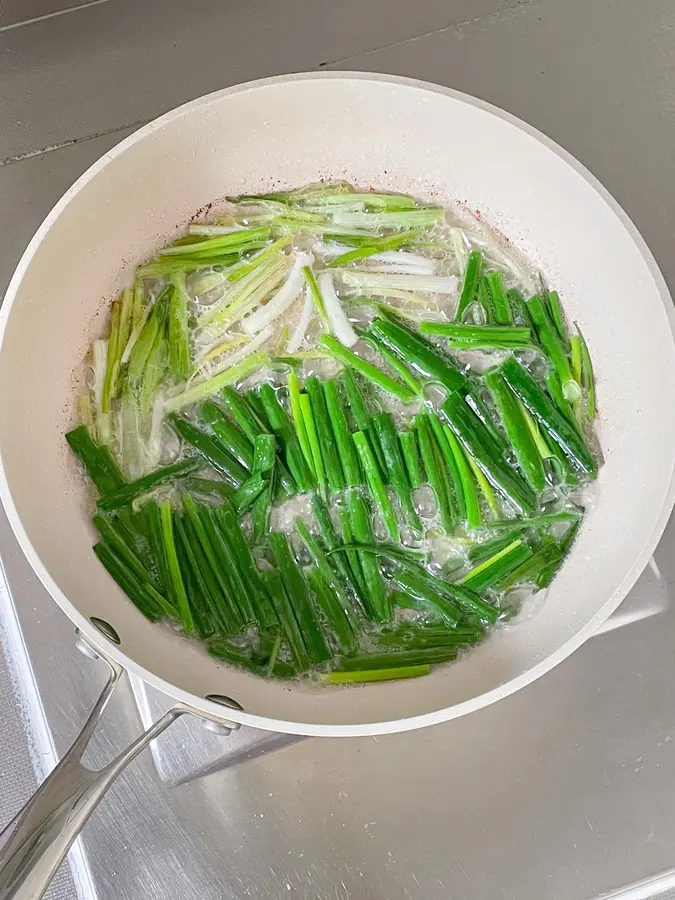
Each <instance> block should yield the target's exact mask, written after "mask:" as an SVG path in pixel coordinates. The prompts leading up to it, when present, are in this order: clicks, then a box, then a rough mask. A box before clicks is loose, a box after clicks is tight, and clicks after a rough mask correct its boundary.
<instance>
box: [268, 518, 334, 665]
mask: <svg viewBox="0 0 675 900" xmlns="http://www.w3.org/2000/svg"><path fill="white" fill-rule="evenodd" d="M269 543H270V549H271V550H272V553H273V554H274V558H275V560H276V564H277V566H278V568H279V574H280V575H281V579H282V581H283V584H284V588H285V589H286V592H287V594H288V596H289V597H290V598H292V603H293V610H294V612H295V615H296V617H297V623H298V625H299V627H300V629H301V633H302V635H303V637H304V640H305V644H306V647H307V651H308V653H309V657H310V660H311V662H313V663H322V662H326V661H327V660H329V659H330V657H331V654H330V651H329V650H328V648H327V647H326V643H325V641H324V639H323V635H322V634H321V630H320V628H319V626H318V624H317V621H316V618H315V616H314V612H313V610H312V605H311V601H310V598H309V592H308V590H307V585H306V584H305V580H304V578H303V577H302V574H301V572H300V569H299V568H298V566H297V563H296V562H295V559H294V558H293V553H292V552H291V546H290V543H289V540H288V536H287V535H286V534H284V533H283V532H280V531H273V532H271V534H270V536H269ZM278 612H279V610H277V614H278ZM280 620H281V617H280ZM281 624H282V627H283V625H284V622H283V620H281Z"/></svg>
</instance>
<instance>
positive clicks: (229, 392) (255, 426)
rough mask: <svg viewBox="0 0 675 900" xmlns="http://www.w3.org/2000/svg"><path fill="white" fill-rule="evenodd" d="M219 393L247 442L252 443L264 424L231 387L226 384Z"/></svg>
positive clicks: (260, 432) (262, 430) (262, 429)
mask: <svg viewBox="0 0 675 900" xmlns="http://www.w3.org/2000/svg"><path fill="white" fill-rule="evenodd" d="M220 393H221V397H222V398H223V400H224V401H225V405H226V406H227V408H228V410H229V411H230V414H231V416H232V418H233V419H234V421H235V422H236V423H237V425H238V426H239V428H240V429H241V430H242V431H243V432H244V434H245V435H246V437H247V438H248V440H249V443H250V444H251V445H253V444H254V443H255V439H256V437H257V436H258V435H259V434H262V433H263V432H264V431H265V430H266V429H265V426H264V425H263V424H262V422H261V421H260V419H259V418H258V416H257V415H256V414H255V412H254V411H253V410H252V409H251V407H250V406H249V404H248V403H247V401H246V400H245V399H244V398H243V397H242V396H241V394H239V393H238V392H237V391H236V390H235V389H234V388H233V387H231V386H229V385H228V386H227V387H224V388H223V389H222V391H221V392H220Z"/></svg>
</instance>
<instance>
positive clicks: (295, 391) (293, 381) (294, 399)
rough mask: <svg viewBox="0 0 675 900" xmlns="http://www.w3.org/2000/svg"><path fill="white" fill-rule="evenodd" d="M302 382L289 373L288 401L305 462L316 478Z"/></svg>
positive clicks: (293, 373)
mask: <svg viewBox="0 0 675 900" xmlns="http://www.w3.org/2000/svg"><path fill="white" fill-rule="evenodd" d="M300 393H301V391H300V381H299V380H298V376H297V375H296V373H295V372H289V373H288V399H289V402H290V405H291V413H292V416H293V426H294V428H295V433H296V435H297V437H298V441H299V443H300V449H301V450H302V452H303V455H304V457H305V462H306V463H307V466H308V468H309V470H310V472H311V473H312V474H313V475H314V477H315V478H316V470H315V469H314V459H313V457H312V451H311V448H310V446H309V438H308V436H307V426H306V425H305V420H304V418H303V415H302V407H301V405H300Z"/></svg>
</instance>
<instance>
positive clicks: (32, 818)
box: [0, 648, 226, 900]
mask: <svg viewBox="0 0 675 900" xmlns="http://www.w3.org/2000/svg"><path fill="white" fill-rule="evenodd" d="M82 649H85V648H82ZM88 654H89V655H90V656H94V657H98V658H101V659H104V660H105V662H106V663H107V664H108V666H109V668H110V677H109V678H108V681H107V683H106V686H105V687H104V688H103V691H102V693H101V696H100V697H99V698H98V701H97V702H96V705H95V706H94V708H93V710H92V711H91V714H90V716H89V718H88V719H87V721H86V723H85V725H84V727H83V729H82V731H81V732H80V734H79V735H78V736H77V738H76V739H75V741H74V743H73V745H72V747H71V748H70V749H69V750H68V752H67V753H66V755H65V756H64V757H63V759H62V760H61V762H60V763H59V764H58V765H57V766H56V768H55V769H54V771H53V772H52V773H51V774H50V775H49V776H48V778H47V779H46V780H45V781H44V782H43V784H42V785H41V786H40V787H39V788H38V789H37V791H36V792H35V794H33V796H32V797H31V799H30V800H29V801H28V803H27V804H26V805H25V806H24V808H23V809H22V810H21V812H20V813H19V814H18V815H17V816H16V817H15V818H14V819H13V820H12V821H11V822H10V823H9V825H7V827H6V828H5V829H4V831H2V833H0V898H2V900H39V898H40V897H42V895H43V893H44V891H45V890H46V888H47V887H48V885H49V883H50V881H51V880H52V878H53V877H54V875H55V874H56V871H57V869H58V867H59V865H60V864H61V862H62V861H63V859H64V857H65V856H66V854H67V853H68V850H69V849H70V846H71V844H72V843H73V841H74V840H75V838H76V837H77V836H78V835H79V833H80V831H81V830H82V828H83V827H84V825H85V824H86V822H87V820H88V819H89V816H90V815H91V814H92V812H93V811H94V810H95V809H96V807H97V805H98V804H99V802H100V800H101V799H102V798H103V796H104V795H105V794H106V792H107V790H108V788H109V787H110V785H111V784H112V783H113V781H114V780H115V779H116V778H117V776H118V775H119V774H120V772H121V771H122V770H123V769H124V768H125V767H126V766H127V765H128V764H129V763H130V762H131V761H132V760H133V759H135V758H136V756H138V754H139V753H140V752H141V750H143V749H144V748H145V747H147V745H148V744H149V743H150V742H151V741H152V740H153V739H154V738H156V737H157V736H158V735H159V734H161V733H162V732H163V731H164V730H165V729H166V728H168V726H169V725H171V723H172V722H174V721H175V720H176V719H177V718H179V717H180V716H181V715H184V714H185V713H190V714H193V715H195V714H197V713H196V710H194V709H192V708H191V707H189V706H188V705H186V704H177V705H176V706H175V707H173V708H172V709H170V710H168V712H166V713H165V714H164V715H163V716H162V717H161V718H160V719H158V721H157V722H155V723H154V725H151V726H150V728H148V730H147V731H146V732H145V733H144V734H142V735H140V737H138V738H137V739H136V740H135V741H134V742H133V743H132V744H131V745H130V746H129V747H128V748H127V749H126V750H124V751H123V752H122V753H120V755H119V756H118V757H117V758H116V759H114V760H113V761H112V762H111V763H109V764H108V765H107V766H105V767H104V768H103V769H100V770H99V771H98V772H94V771H92V770H91V769H87V768H86V767H85V766H83V765H82V763H81V759H82V756H83V754H84V751H85V750H86V748H87V745H88V744H89V741H90V740H91V737H92V735H93V733H94V731H95V730H96V726H97V725H98V722H99V720H100V718H101V716H102V714H103V711H104V710H105V708H106V706H107V705H108V701H109V700H110V698H111V697H112V695H113V693H114V691H115V687H116V686H117V684H118V682H119V680H120V677H121V676H122V674H123V671H124V670H123V669H122V668H121V666H119V664H118V663H116V662H115V661H114V660H112V659H110V658H109V657H107V656H106V655H105V654H104V653H103V652H101V650H100V649H99V648H89V650H88ZM199 715H200V717H202V718H204V717H205V716H204V714H203V713H199ZM206 718H211V717H206ZM213 720H214V721H217V722H219V723H224V722H226V720H225V719H223V718H218V717H215V716H214V717H213Z"/></svg>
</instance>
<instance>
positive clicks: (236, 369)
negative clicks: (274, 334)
mask: <svg viewBox="0 0 675 900" xmlns="http://www.w3.org/2000/svg"><path fill="white" fill-rule="evenodd" d="M269 361H270V355H269V353H266V352H265V351H264V350H258V351H256V352H255V353H251V355H250V356H247V357H246V358H245V359H242V361H241V362H238V363H236V364H235V365H233V366H230V367H229V368H227V369H224V370H223V371H222V372H219V373H218V374H217V375H214V376H213V378H209V379H207V380H206V381H199V382H196V383H195V384H193V385H192V386H191V387H186V389H185V390H184V391H182V392H181V393H180V394H176V395H175V396H172V397H170V398H169V400H167V401H166V407H165V408H166V410H167V412H173V411H175V410H177V409H182V408H183V407H185V406H192V404H193V403H201V402H202V401H203V400H207V399H208V398H209V397H213V395H214V394H217V393H218V392H219V391H221V390H222V389H223V388H224V387H225V386H226V385H228V384H234V383H235V382H237V381H243V380H244V379H245V378H247V377H248V376H249V375H250V374H251V373H252V372H257V371H259V370H260V369H262V367H263V366H264V365H266V364H267V363H268V362H269Z"/></svg>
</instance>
